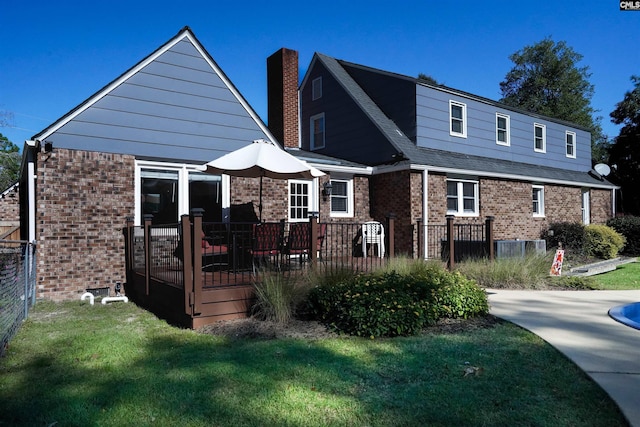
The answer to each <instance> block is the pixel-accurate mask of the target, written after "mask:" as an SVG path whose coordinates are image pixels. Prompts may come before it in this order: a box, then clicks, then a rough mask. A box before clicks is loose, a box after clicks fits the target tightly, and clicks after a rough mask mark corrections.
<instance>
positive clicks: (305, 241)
mask: <svg viewBox="0 0 640 427" xmlns="http://www.w3.org/2000/svg"><path fill="white" fill-rule="evenodd" d="M326 232H327V224H318V241H317V242H316V250H317V251H318V254H319V256H320V258H322V244H323V243H324V237H325V234H326ZM310 247H311V224H309V223H308V222H294V223H292V224H291V225H290V226H289V236H288V238H287V244H286V245H285V247H284V253H285V255H288V256H289V257H291V255H293V256H298V257H299V260H300V264H302V263H303V262H304V261H306V260H308V259H309V248H310Z"/></svg>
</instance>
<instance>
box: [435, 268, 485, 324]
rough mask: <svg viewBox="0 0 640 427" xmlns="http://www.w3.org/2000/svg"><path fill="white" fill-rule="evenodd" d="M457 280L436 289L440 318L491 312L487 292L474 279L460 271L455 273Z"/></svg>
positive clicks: (436, 305) (465, 316)
mask: <svg viewBox="0 0 640 427" xmlns="http://www.w3.org/2000/svg"><path fill="white" fill-rule="evenodd" d="M455 275H456V276H457V277H456V280H455V281H454V283H451V284H448V285H446V286H442V287H439V288H436V289H434V291H433V302H434V304H435V308H436V313H437V315H438V318H442V317H451V318H457V317H461V318H463V319H467V318H469V317H474V316H479V315H486V314H488V313H489V302H488V301H487V294H486V292H485V291H484V290H482V289H481V288H479V287H478V286H477V285H476V284H475V283H474V282H473V281H471V280H469V279H465V278H464V277H463V276H462V275H461V274H460V273H455Z"/></svg>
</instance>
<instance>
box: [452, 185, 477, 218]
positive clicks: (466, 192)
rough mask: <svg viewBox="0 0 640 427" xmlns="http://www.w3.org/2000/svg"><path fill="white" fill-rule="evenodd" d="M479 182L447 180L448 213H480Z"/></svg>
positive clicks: (464, 214) (473, 214)
mask: <svg viewBox="0 0 640 427" xmlns="http://www.w3.org/2000/svg"><path fill="white" fill-rule="evenodd" d="M478 206H479V203H478V182H477V181H461V180H452V179H451V180H449V179H448V180H447V214H451V215H458V216H477V215H478Z"/></svg>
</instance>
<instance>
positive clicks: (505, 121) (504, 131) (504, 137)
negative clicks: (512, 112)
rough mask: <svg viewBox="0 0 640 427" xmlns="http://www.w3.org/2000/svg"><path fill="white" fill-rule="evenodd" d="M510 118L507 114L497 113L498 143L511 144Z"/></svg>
mask: <svg viewBox="0 0 640 427" xmlns="http://www.w3.org/2000/svg"><path fill="white" fill-rule="evenodd" d="M509 122H510V119H509V116H508V115H506V114H501V113H496V144H498V145H510V144H511V137H510V135H509V127H510V123H509Z"/></svg>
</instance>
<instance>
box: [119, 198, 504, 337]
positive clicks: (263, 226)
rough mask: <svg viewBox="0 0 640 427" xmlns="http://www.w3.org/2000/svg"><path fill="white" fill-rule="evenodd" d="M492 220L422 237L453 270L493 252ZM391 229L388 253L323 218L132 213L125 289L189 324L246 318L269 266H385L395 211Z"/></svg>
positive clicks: (389, 242)
mask: <svg viewBox="0 0 640 427" xmlns="http://www.w3.org/2000/svg"><path fill="white" fill-rule="evenodd" d="M492 222H493V219H492V218H491V219H487V221H486V223H485V224H472V225H468V224H454V221H453V218H452V217H451V218H447V225H446V226H433V225H430V226H429V227H430V228H427V227H419V228H418V230H419V232H418V234H419V239H420V242H424V241H426V242H431V243H429V245H428V246H427V251H428V253H432V252H431V251H433V253H435V252H436V251H437V252H438V253H439V255H438V256H439V257H441V258H442V257H444V258H443V259H447V258H448V264H449V268H453V266H454V264H455V262H457V261H458V260H459V259H460V258H461V257H463V256H466V255H465V254H470V253H474V254H475V256H483V255H486V254H490V256H491V255H492V252H491V251H492V248H493V242H492V234H493V233H492ZM383 226H384V232H385V234H384V247H385V250H384V251H382V241H378V242H375V243H367V241H366V239H363V224H361V223H346V222H335V223H334V222H330V223H318V219H317V217H315V216H311V217H310V218H309V220H308V222H304V223H302V224H300V223H297V224H294V223H287V222H285V221H279V222H276V223H260V224H255V223H204V222H203V221H202V212H199V211H197V210H194V211H193V212H192V214H191V215H183V216H182V218H181V222H180V223H178V224H168V225H153V224H152V217H151V216H145V218H144V224H143V225H142V226H139V227H134V226H133V219H131V218H130V219H128V221H127V227H126V228H125V230H124V234H125V257H126V269H127V285H126V286H125V290H126V292H127V295H131V296H132V297H133V298H134V300H135V301H136V302H139V303H141V304H142V305H143V306H146V307H148V308H149V309H150V310H151V311H153V312H154V313H156V314H157V315H160V316H163V317H167V318H170V319H172V321H176V322H178V323H181V324H184V325H187V326H189V327H197V325H202V324H204V323H203V322H208V321H211V320H212V319H222V318H233V316H244V315H246V313H247V312H248V311H249V310H250V307H251V304H252V300H253V288H252V285H253V283H254V281H255V280H256V278H257V277H258V278H259V274H260V272H261V271H262V270H263V269H270V270H276V271H279V272H285V273H289V274H297V272H304V271H306V270H308V269H314V270H316V271H318V274H322V273H323V272H324V273H332V272H335V271H342V270H349V271H355V272H366V271H372V270H374V269H376V268H378V267H380V266H383V265H384V264H385V263H386V262H388V260H389V259H391V258H394V257H395V219H394V218H393V216H390V217H389V218H388V219H387V221H386V222H385V223H384V224H383ZM443 227H444V231H445V232H444V233H443ZM267 229H269V230H272V231H273V230H277V233H278V236H277V238H276V239H275V240H274V239H270V241H271V243H270V245H271V246H269V245H267V246H261V247H259V246H257V244H256V243H257V238H258V236H259V235H260V233H262V232H265V230H267ZM422 233H428V234H429V235H428V236H427V235H423V234H422ZM301 235H302V236H303V237H300V236H301ZM380 237H382V235H380ZM296 239H297V240H296ZM300 239H302V241H305V242H308V243H307V246H306V248H305V247H304V245H303V246H302V247H301V246H300V245H299V244H298V245H294V244H293V242H294V241H297V242H298V243H299V241H300ZM488 242H491V243H488ZM363 245H367V246H366V250H365V246H363ZM419 247H420V248H422V249H421V250H423V251H424V248H423V247H422V245H419ZM450 253H454V254H455V255H454V256H453V257H450V256H449V254H450ZM365 254H366V255H365ZM421 254H424V252H421ZM421 256H422V255H421Z"/></svg>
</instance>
